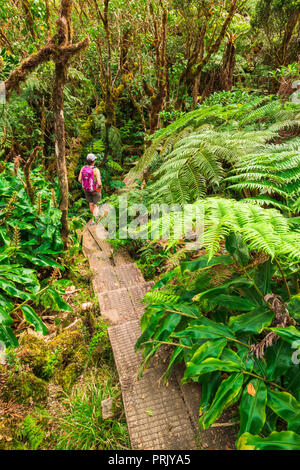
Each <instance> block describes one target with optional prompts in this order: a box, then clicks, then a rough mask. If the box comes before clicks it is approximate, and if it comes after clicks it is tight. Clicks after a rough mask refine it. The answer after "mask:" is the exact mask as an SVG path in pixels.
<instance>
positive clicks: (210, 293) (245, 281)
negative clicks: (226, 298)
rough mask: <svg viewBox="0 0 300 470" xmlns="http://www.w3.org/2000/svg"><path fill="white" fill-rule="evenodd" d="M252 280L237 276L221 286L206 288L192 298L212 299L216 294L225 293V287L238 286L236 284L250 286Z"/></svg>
mask: <svg viewBox="0 0 300 470" xmlns="http://www.w3.org/2000/svg"><path fill="white" fill-rule="evenodd" d="M252 284H253V281H250V280H249V279H247V278H244V277H239V278H237V279H232V280H231V281H229V282H227V283H226V284H223V285H222V286H221V287H213V288H212V289H208V290H206V291H204V292H200V294H198V295H196V296H195V298H194V300H195V301H197V300H201V299H204V298H205V299H213V298H214V297H215V296H216V295H219V294H227V289H229V288H231V287H232V286H234V287H238V286H243V287H246V286H248V287H250V286H252Z"/></svg>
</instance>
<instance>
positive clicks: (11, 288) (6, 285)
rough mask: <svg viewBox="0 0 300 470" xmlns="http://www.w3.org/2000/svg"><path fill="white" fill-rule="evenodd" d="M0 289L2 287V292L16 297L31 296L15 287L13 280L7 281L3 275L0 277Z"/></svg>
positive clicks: (23, 298)
mask: <svg viewBox="0 0 300 470" xmlns="http://www.w3.org/2000/svg"><path fill="white" fill-rule="evenodd" d="M0 289H3V290H4V292H6V293H7V294H9V295H11V296H12V297H17V298H18V299H22V300H31V298H32V296H31V295H30V294H29V293H28V292H24V291H21V290H19V289H17V288H16V286H15V284H14V283H13V282H10V281H7V280H6V279H4V278H3V277H0Z"/></svg>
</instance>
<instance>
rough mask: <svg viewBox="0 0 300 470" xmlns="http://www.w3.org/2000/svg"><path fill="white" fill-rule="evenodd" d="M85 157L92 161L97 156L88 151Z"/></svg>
mask: <svg viewBox="0 0 300 470" xmlns="http://www.w3.org/2000/svg"><path fill="white" fill-rule="evenodd" d="M86 159H87V160H89V161H90V162H94V161H95V160H96V159H97V157H96V155H94V154H93V153H89V154H88V156H87V157H86Z"/></svg>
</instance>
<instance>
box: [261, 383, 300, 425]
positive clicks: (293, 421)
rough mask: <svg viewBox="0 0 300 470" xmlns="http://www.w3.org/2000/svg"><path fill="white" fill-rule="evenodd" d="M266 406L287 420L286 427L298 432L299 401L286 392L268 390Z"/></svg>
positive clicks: (299, 420) (299, 422)
mask: <svg viewBox="0 0 300 470" xmlns="http://www.w3.org/2000/svg"><path fill="white" fill-rule="evenodd" d="M268 406H269V407H270V408H271V410H273V411H274V413H276V414H277V415H278V416H280V418H282V419H284V420H285V421H287V422H288V429H289V430H290V431H295V432H297V433H300V403H299V402H298V401H297V400H296V399H295V397H293V395H291V394H290V393H287V392H277V391H275V390H268Z"/></svg>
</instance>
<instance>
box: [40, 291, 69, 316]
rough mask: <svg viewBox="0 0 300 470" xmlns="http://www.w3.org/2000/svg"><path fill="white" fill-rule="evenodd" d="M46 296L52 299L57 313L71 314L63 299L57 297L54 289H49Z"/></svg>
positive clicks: (57, 294)
mask: <svg viewBox="0 0 300 470" xmlns="http://www.w3.org/2000/svg"><path fill="white" fill-rule="evenodd" d="M46 294H49V295H50V296H51V297H52V299H53V301H54V304H55V308H56V309H57V311H60V310H62V311H63V312H72V308H71V307H70V305H69V304H67V302H65V301H64V299H63V298H62V297H61V296H60V295H59V293H58V292H56V290H55V289H53V288H52V287H49V289H48V290H47V291H46Z"/></svg>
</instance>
